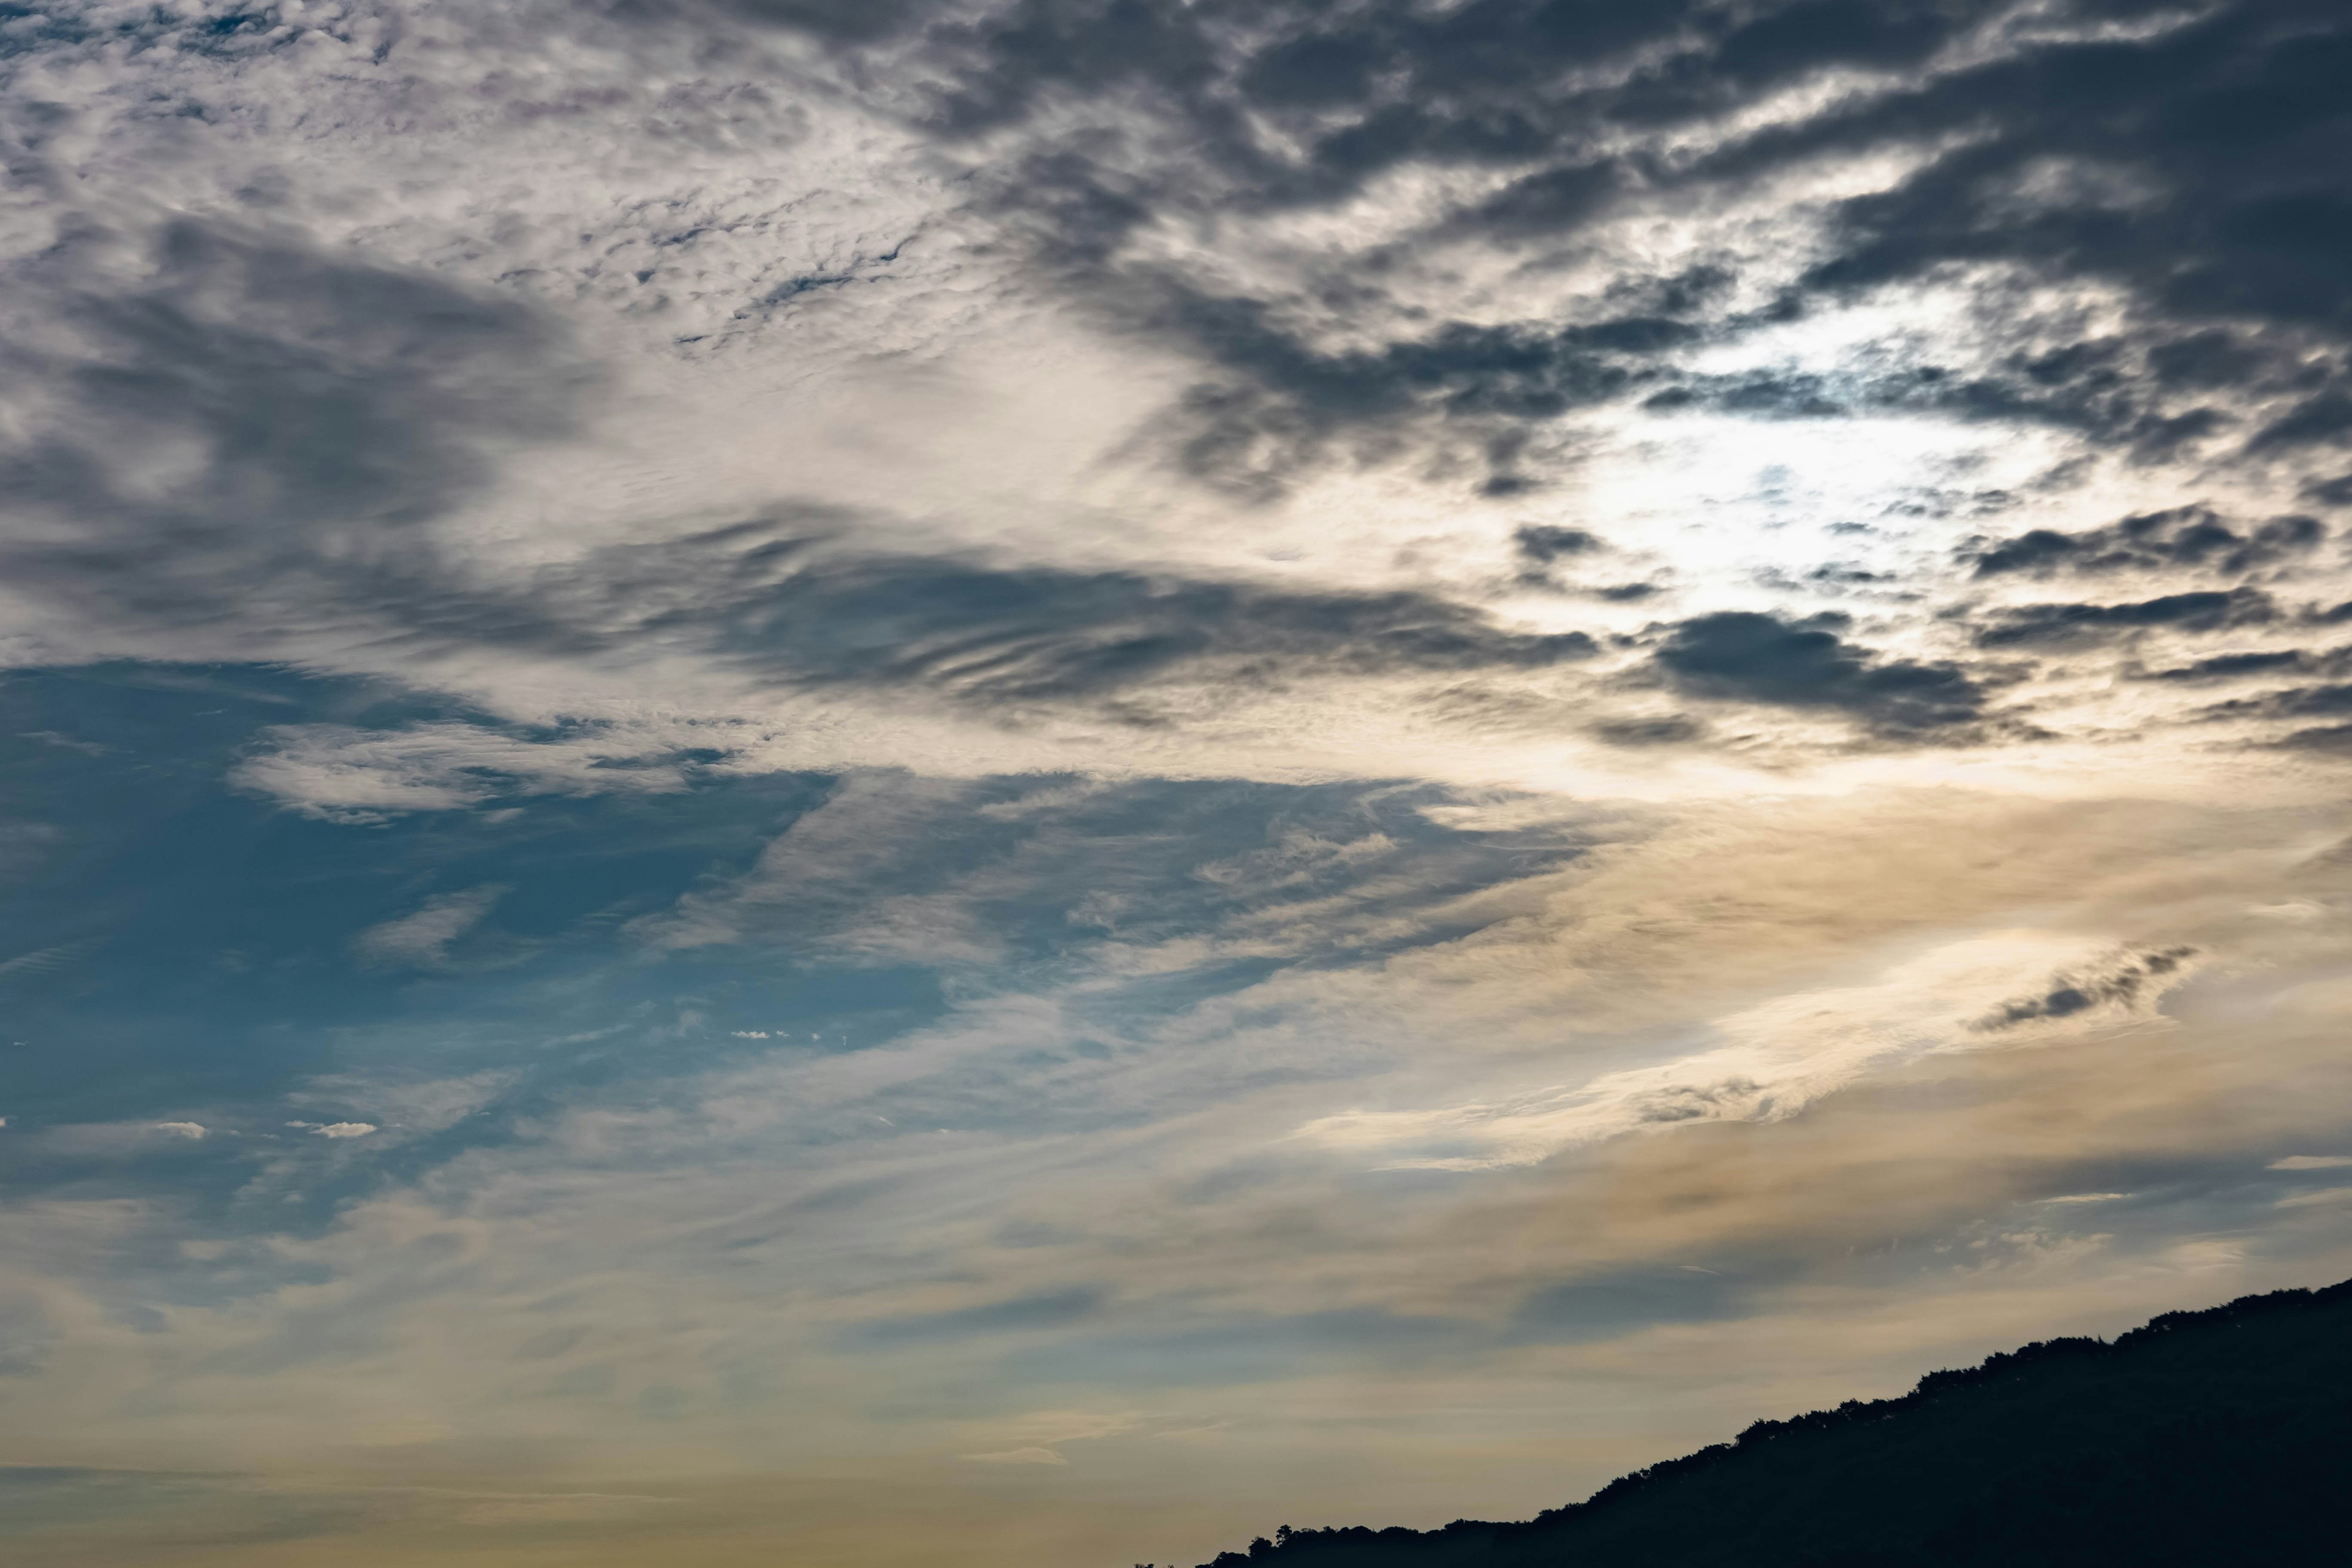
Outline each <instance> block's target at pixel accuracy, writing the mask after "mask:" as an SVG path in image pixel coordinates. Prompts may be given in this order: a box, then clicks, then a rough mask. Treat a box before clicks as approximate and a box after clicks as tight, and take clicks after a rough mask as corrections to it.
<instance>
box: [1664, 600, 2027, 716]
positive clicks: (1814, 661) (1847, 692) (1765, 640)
mask: <svg viewBox="0 0 2352 1568" xmlns="http://www.w3.org/2000/svg"><path fill="white" fill-rule="evenodd" d="M1852 625H1853V621H1852V618H1851V617H1849V616H1843V615H1840V614H1837V613H1835V612H1826V613H1823V614H1821V615H1816V616H1808V617H1807V618H1805V619H1803V620H1787V619H1783V618H1782V617H1780V616H1768V615H1760V614H1757V613H1755V612H1752V611H1745V610H1727V611H1721V612H1718V613H1717V614H1714V615H1708V616H1697V617H1696V618H1695V619H1692V620H1687V621H1684V622H1682V623H1680V624H1679V625H1677V626H1674V627H1673V628H1672V629H1671V630H1670V631H1668V632H1667V634H1666V636H1665V637H1664V640H1663V641H1662V642H1661V644H1660V645H1659V647H1658V648H1657V650H1656V651H1655V652H1654V653H1653V654H1652V655H1651V662H1652V664H1653V665H1654V667H1655V668H1656V669H1657V671H1658V672H1659V673H1660V674H1661V675H1663V676H1664V678H1665V679H1666V680H1667V682H1668V683H1669V684H1671V685H1672V686H1674V687H1675V689H1677V690H1680V691H1684V692H1686V693H1688V694H1689V695H1691V696H1694V697H1708V698H1715V699H1717V700H1727V701H1735V702H1760V703H1766V704H1769V705H1771V706H1774V707H1780V708H1794V709H1822V710H1830V711H1833V712H1838V713H1843V714H1845V715H1847V716H1849V717H1851V718H1853V719H1855V720H1858V721H1861V722H1862V723H1864V725H1866V726H1868V727H1869V728H1870V729H1872V730H1874V731H1879V732H1881V733H1884V734H1888V735H1900V736H1917V735H1921V734H1925V733H1928V732H1932V731H1950V730H1952V729H1954V728H1955V727H1957V726H1962V725H1969V724H1972V723H1974V722H1976V721H1979V720H1980V719H1982V718H1983V717H1984V710H1985V699H1986V694H1985V690H1984V687H1983V685H1982V684H1981V682H1980V681H1979V679H1978V678H1976V677H1974V676H1971V675H1970V674H1969V672H1968V671H1966V670H1964V669H1962V668H1959V667H1958V665H1952V664H1923V663H1918V662H1915V661H1913V660H1910V659H1901V658H1885V657H1883V656H1881V655H1879V654H1877V653H1876V652H1874V651H1873V650H1872V649H1870V648H1867V647H1861V646H1860V645H1858V644H1854V643H1851V642H1848V641H1846V640H1845V638H1844V637H1843V636H1841V635H1840V634H1841V633H1843V632H1844V631H1845V630H1846V629H1847V628H1848V627H1849V626H1852Z"/></svg>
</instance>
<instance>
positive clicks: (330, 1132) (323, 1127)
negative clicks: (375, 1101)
mask: <svg viewBox="0 0 2352 1568" xmlns="http://www.w3.org/2000/svg"><path fill="white" fill-rule="evenodd" d="M286 1125H287V1126H289V1127H299V1128H300V1129H301V1130H302V1131H305V1132H308V1133H310V1134H311V1135H312V1136H313V1137H317V1138H364V1137H366V1136H367V1135H368V1134H369V1133H371V1132H373V1131H376V1125H375V1123H374V1122H373V1121H324V1122H321V1121H289V1122H288V1123H287V1124H286Z"/></svg>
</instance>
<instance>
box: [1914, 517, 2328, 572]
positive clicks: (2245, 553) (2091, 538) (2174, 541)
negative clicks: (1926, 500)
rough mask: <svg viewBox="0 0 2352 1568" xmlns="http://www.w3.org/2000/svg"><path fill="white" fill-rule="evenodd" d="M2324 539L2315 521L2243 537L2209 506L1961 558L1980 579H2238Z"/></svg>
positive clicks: (2043, 535) (1994, 546)
mask: <svg viewBox="0 0 2352 1568" xmlns="http://www.w3.org/2000/svg"><path fill="white" fill-rule="evenodd" d="M2326 537H2327V528H2326V524H2325V523H2323V522H2321V521H2319V520H2318V519H2317V518H2314V517H2305V516H2302V515H2299V514H2298V515H2290V516H2285V517H2274V518H2272V519H2270V520H2269V521H2265V522H2262V523H2257V524H2256V525H2254V526H2253V527H2252V528H2250V529H2247V530H2245V531H2239V530H2238V529H2236V528H2234V527H2232V526H2231V524H2230V523H2229V522H2228V521H2226V520H2224V519H2223V518H2222V517H2221V515H2220V514H2219V513H2217V512H2215V511H2214V510H2212V509H2211V508H2210V507H2206V506H2180V507H2171V508H2168V509H2167V510H2162V511H2149V512H2139V513H2136V514H2134V515H2133V516H2130V517H2126V518H2124V519H2122V520H2121V521H2117V522H2114V523H2111V524H2109V525H2108V526H2106V527H2105V528H2095V529H2086V530H2084V531H2082V532H2079V533H2065V532H2062V531H2059V530H2057V529H2051V528H2037V529H2033V530H2031V531H2027V532H2025V533H2021V534H2018V535H2015V536H2014V537H2012V538H2009V539H2000V540H1984V541H1979V542H1973V543H1971V544H1970V545H1969V546H1968V547H1966V548H1965V549H1964V550H1963V551H1962V552H1961V559H1962V560H1964V561H1968V562H1971V563H1974V574H1975V575H1977V576H1979V577H1996V576H2000V575H2004V574H2011V575H2021V576H2032V577H2052V576H2056V575H2058V574H2062V573H2081V574H2097V573H2103V572H2122V571H2145V572H2153V571H2162V570H2166V569H2173V568H2179V569H2189V570H2198V571H2209V572H2216V573H2223V574H2240V573H2244V572H2250V571H2252V570H2254V569H2255V568H2257V567H2261V566H2267V565H2272V564H2273V563H2277V562H2280V561H2283V560H2287V559H2291V558H2293V557H2294V556H2298V555H2304V554H2307V553H2308V552H2311V551H2312V550H2313V549H2315V547H2316V546H2317V545H2318V544H2319V542H2321V541H2322V540H2324V539H2326Z"/></svg>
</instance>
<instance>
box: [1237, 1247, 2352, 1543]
mask: <svg viewBox="0 0 2352 1568" xmlns="http://www.w3.org/2000/svg"><path fill="white" fill-rule="evenodd" d="M1945 1563H1953V1564H1979V1563H1980V1564H1987V1565H1990V1564H1995V1563H1999V1564H2003V1565H2005V1568H2037V1565H2041V1564H2050V1565H2053V1568H2055V1565H2057V1564H2065V1565H2067V1568H2110V1565H2114V1568H2145V1565H2149V1564H2176V1563H2178V1564H2184V1565H2185V1564H2191V1563H2194V1564H2198V1565H2199V1568H2241V1565H2243V1568H2271V1565H2273V1564H2276V1565H2279V1568H2291V1565H2301V1564H2321V1563H2352V1281H2347V1282H2346V1283H2344V1284H2340V1285H2333V1286H2329V1287H2328V1288H2326V1289H2321V1290H2281V1291H2277V1292H2274V1293H2273V1294H2270V1295H2265V1296H2248V1297H2244V1298H2242V1299H2241V1300H2236V1301H2232V1302H2231V1303H2229V1304H2228V1305H2226V1306H2221V1307H2215V1308H2212V1309H2210V1310H2206V1311H2193V1312H2168V1313H2166V1314H2165V1315H2164V1316H2162V1317H2160V1318H2158V1319H2156V1320H2154V1321H2151V1322H2149V1323H2148V1324H2147V1326H2146V1327H2144V1328H2139V1329H2135V1330H2133V1331H2130V1332H2129V1333H2126V1334H2124V1335H2122V1336H2121V1337H2120V1338H2118V1339H2116V1341H2115V1342H2113V1343H2109V1342H2106V1341H2104V1340H2096V1339H2059V1340H2050V1341H2047V1342H2038V1343H2034V1344H2030V1345H2027V1346H2025V1347H2024V1348H2023V1349H2021V1350H2018V1351H2013V1352H2009V1353H2007V1354H2002V1355H1995V1356H1993V1357H1991V1358H1990V1360H1988V1361H1986V1362H1985V1363H1983V1364H1982V1365H1981V1366H1975V1367H1970V1368H1969V1369H1967V1370H1965V1371H1960V1372H1935V1373H1928V1374H1927V1376H1926V1377H1923V1378H1921V1379H1920V1380H1919V1384H1918V1386H1917V1387H1916V1389H1914V1390H1913V1391H1912V1392H1911V1393H1909V1394H1905V1395H1903V1396H1902V1397H1900V1398H1896V1399H1878V1400H1848V1401H1847V1402H1846V1403H1845V1404H1843V1405H1839V1406H1838V1407H1837V1408H1836V1409H1834V1410H1818V1411H1814V1412H1813V1413H1811V1414H1810V1415H1799V1416H1795V1417H1793V1418H1791V1419H1790V1420H1786V1421H1759V1422H1758V1423H1757V1424H1756V1425H1755V1426H1750V1427H1748V1430H1746V1431H1745V1432H1742V1433H1740V1434H1739V1436H1738V1438H1737V1439H1735V1440H1734V1441H1732V1442H1729V1443H1718V1444H1716V1445H1714V1446H1712V1447H1706V1448H1702V1449H1700V1450H1699V1451H1698V1452H1696V1453H1695V1454H1689V1455H1685V1457H1683V1458H1677V1459H1668V1460H1665V1461H1664V1462H1662V1463H1660V1464H1656V1465H1653V1466H1651V1467H1650V1468H1647V1469H1643V1470H1637V1471H1635V1472H1634V1473H1633V1474H1632V1475H1629V1476H1625V1477H1622V1478H1621V1479H1617V1480H1614V1481H1612V1482H1611V1483H1610V1484H1609V1485H1607V1486H1606V1487H1603V1488H1602V1489H1601V1490H1600V1491H1598V1492H1596V1493H1594V1494H1593V1495H1592V1496H1591V1498H1590V1499H1588V1500H1585V1501H1583V1502H1580V1503H1571V1504H1570V1505H1569V1506H1567V1507H1565V1508H1558V1509H1551V1510H1547V1511H1545V1512H1543V1513H1541V1514H1538V1516H1537V1517H1535V1518H1534V1519H1532V1520H1528V1521H1523V1522H1517V1523H1490V1522H1486V1521H1475V1520H1457V1521H1454V1523H1452V1524H1449V1525H1447V1526H1445V1527H1444V1529H1442V1530H1432V1531H1413V1530H1402V1529H1392V1530H1369V1529H1364V1528H1362V1527H1342V1528H1336V1529H1327V1530H1291V1529H1289V1528H1288V1527H1285V1528H1284V1529H1283V1530H1282V1531H1278V1532H1277V1533H1276V1537H1275V1538H1274V1539H1272V1540H1266V1539H1260V1540H1258V1541H1255V1542H1252V1543H1251V1544H1250V1547H1249V1550H1248V1551H1247V1552H1223V1553H1222V1554H1221V1555H1219V1556H1218V1557H1217V1558H1216V1560H1215V1561H1214V1563H1211V1564H1207V1565H1205V1568H1534V1565H1537V1564H1542V1565H1544V1568H1897V1565H1900V1568H1916V1565H1920V1564H1945Z"/></svg>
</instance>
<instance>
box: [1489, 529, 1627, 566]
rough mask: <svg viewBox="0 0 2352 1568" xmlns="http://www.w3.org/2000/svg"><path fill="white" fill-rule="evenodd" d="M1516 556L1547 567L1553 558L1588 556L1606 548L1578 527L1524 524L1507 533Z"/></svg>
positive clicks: (1560, 559)
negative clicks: (1510, 533) (1515, 550)
mask: <svg viewBox="0 0 2352 1568" xmlns="http://www.w3.org/2000/svg"><path fill="white" fill-rule="evenodd" d="M1511 542H1512V544H1514V545H1515V546H1517V549H1518V552H1519V556H1520V558H1521V559H1522V560H1525V561H1528V562H1529V563H1532V564H1535V565H1538V566H1549V565H1550V564H1551V563H1553V562H1555V561H1562V560H1567V559H1570V558H1571V557H1574V556H1578V555H1591V554H1594V553H1597V552H1601V551H1603V550H1606V549H1607V548H1608V546H1607V545H1605V544H1603V543H1601V541H1600V540H1599V539H1597V538H1595V537H1594V536H1593V535H1591V534H1590V533H1587V532H1586V531H1584V530H1582V529H1580V528H1559V527H1555V526H1552V525H1549V524H1542V523H1528V525H1526V526H1525V527H1523V528H1520V529H1517V531H1514V532H1513V533H1512V535H1511Z"/></svg>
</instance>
